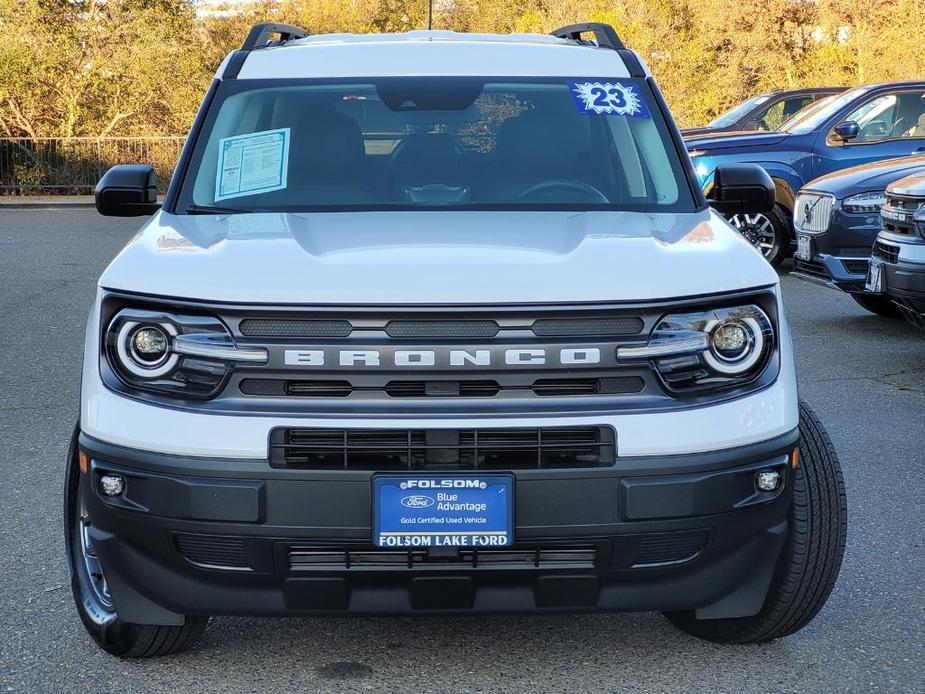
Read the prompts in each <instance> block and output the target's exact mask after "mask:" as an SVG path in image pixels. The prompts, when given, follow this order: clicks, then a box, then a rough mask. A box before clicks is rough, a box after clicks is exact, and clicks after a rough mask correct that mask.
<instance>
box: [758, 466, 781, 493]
mask: <svg viewBox="0 0 925 694" xmlns="http://www.w3.org/2000/svg"><path fill="white" fill-rule="evenodd" d="M755 484H757V485H758V489H760V490H761V491H763V492H773V491H774V490H775V489H777V488H778V487H779V486H780V473H779V472H777V471H776V470H763V471H761V472H759V473H758V475H757V476H756V478H755Z"/></svg>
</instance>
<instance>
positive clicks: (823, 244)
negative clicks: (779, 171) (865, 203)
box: [791, 200, 881, 294]
mask: <svg viewBox="0 0 925 694" xmlns="http://www.w3.org/2000/svg"><path fill="white" fill-rule="evenodd" d="M880 229H881V224H880V215H879V214H868V213H847V212H845V211H844V209H843V208H842V202H841V201H840V200H838V201H836V202H835V205H834V207H833V209H832V216H831V218H830V219H829V225H828V228H827V229H826V230H825V231H824V232H821V233H806V232H802V231H801V230H800V229H797V230H796V235H797V236H799V235H805V236H808V237H809V239H810V244H811V245H810V248H811V252H812V256H811V258H810V260H808V261H807V260H800V259H799V258H797V257H796V256H794V259H793V272H792V273H791V275H792V276H794V277H797V278H799V279H801V280H805V281H808V282H812V283H814V284H821V285H824V286H827V287H832V288H834V289H840V290H841V291H843V292H848V293H849V294H850V293H859V292H863V291H864V281H865V279H866V277H867V261H868V259H869V258H870V249H871V247H872V246H873V244H874V240H875V239H876V238H877V234H878V233H879V232H880Z"/></svg>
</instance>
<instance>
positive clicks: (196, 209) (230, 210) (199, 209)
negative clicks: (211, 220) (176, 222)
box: [186, 205, 257, 214]
mask: <svg viewBox="0 0 925 694" xmlns="http://www.w3.org/2000/svg"><path fill="white" fill-rule="evenodd" d="M251 212H257V210H240V209H238V208H236V207H212V206H210V205H188V206H187V208H186V214H250V213H251Z"/></svg>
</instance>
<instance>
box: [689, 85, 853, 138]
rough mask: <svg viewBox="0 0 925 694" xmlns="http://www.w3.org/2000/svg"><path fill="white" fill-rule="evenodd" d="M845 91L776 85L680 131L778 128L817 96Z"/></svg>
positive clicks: (699, 133)
mask: <svg viewBox="0 0 925 694" xmlns="http://www.w3.org/2000/svg"><path fill="white" fill-rule="evenodd" d="M843 91H845V87H812V88H809V89H777V90H774V91H771V92H765V93H764V94H758V95H757V96H753V97H751V98H750V99H746V100H745V101H743V102H742V103H740V104H738V105H736V106H733V107H732V108H731V109H729V110H728V111H726V112H725V113H723V114H721V115H719V116H717V117H716V118H714V119H713V120H711V121H710V122H709V123H707V124H706V125H704V126H702V127H699V128H687V129H685V130H682V131H681V134H682V135H684V136H685V137H687V136H689V135H703V134H710V133H720V132H732V131H741V130H777V129H778V128H779V127H780V126H781V125H783V124H784V123H785V122H786V121H787V120H789V119H790V118H792V117H793V116H795V115H796V114H797V113H798V112H799V111H800V110H802V109H803V108H804V107H806V106H809V104H811V103H813V102H814V101H818V100H819V99H824V98H825V97H828V96H832V95H833V94H838V93H839V92H843Z"/></svg>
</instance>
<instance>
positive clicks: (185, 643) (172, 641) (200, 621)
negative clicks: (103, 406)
mask: <svg viewBox="0 0 925 694" xmlns="http://www.w3.org/2000/svg"><path fill="white" fill-rule="evenodd" d="M80 483H81V474H80V466H79V463H78V460H77V430H75V432H74V435H73V437H72V438H71V445H70V450H69V451H68V463H67V483H66V486H65V490H64V533H65V539H66V542H65V549H66V552H67V562H68V571H69V572H70V575H71V593H72V594H73V596H74V603H75V604H76V605H77V612H78V613H79V614H80V619H81V621H82V622H83V624H84V626H85V627H86V629H87V632H89V634H90V636H92V637H93V640H94V641H96V643H97V645H98V646H99V647H100V648H102V649H103V650H104V651H107V652H109V653H112V654H113V655H117V656H120V657H122V658H153V657H155V656H161V655H170V654H172V653H180V652H181V651H185V650H187V649H188V648H189V647H190V646H192V645H193V643H194V642H195V641H196V639H197V638H199V636H200V635H201V634H202V632H203V630H204V629H205V628H206V623H207V622H208V621H209V618H208V617H191V616H188V617H186V619H185V621H184V623H183V624H181V625H177V626H161V625H151V624H133V623H131V622H126V621H124V620H122V619H119V615H118V614H117V613H116V610H115V608H114V607H113V603H112V597H111V596H110V594H109V586H108V585H107V583H106V578H105V575H104V573H103V568H102V566H101V564H100V561H99V559H98V558H97V556H96V553H95V552H94V550H93V541H92V539H91V538H90V535H89V533H88V530H89V528H90V520H89V518H88V517H87V514H86V513H85V511H84V509H83V505H82V504H81V502H80V495H79V494H78V490H79V486H80Z"/></svg>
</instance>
